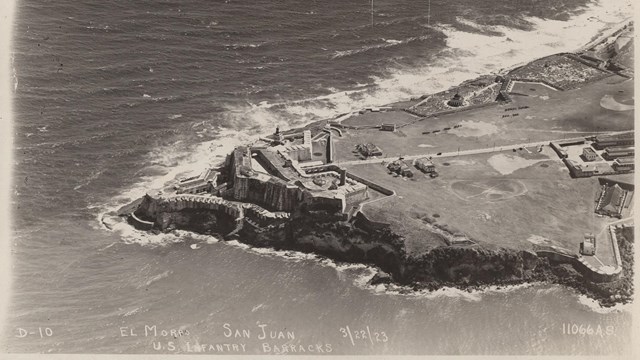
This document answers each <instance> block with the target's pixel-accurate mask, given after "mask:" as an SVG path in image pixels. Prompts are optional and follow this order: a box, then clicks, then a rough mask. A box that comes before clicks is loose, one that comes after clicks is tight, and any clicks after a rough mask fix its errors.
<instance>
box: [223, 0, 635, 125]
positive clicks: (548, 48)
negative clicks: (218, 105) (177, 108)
mask: <svg viewBox="0 0 640 360" xmlns="http://www.w3.org/2000/svg"><path fill="white" fill-rule="evenodd" d="M631 9H632V8H631V3H630V2H629V1H628V0H626V1H614V0H602V1H601V2H600V3H599V4H592V5H590V6H589V7H588V8H587V9H586V11H584V12H583V13H582V14H579V15H576V16H574V17H573V18H572V19H571V20H569V21H556V20H546V19H540V18H535V17H530V18H527V19H525V20H527V21H528V22H530V23H531V24H533V30H531V31H526V30H519V29H513V28H508V27H506V26H485V25H478V24H474V23H473V22H472V21H470V20H465V19H459V21H461V22H463V23H464V24H465V25H468V26H472V27H475V28H480V29H482V30H484V31H486V30H491V31H492V32H493V33H502V34H504V36H493V35H485V34H480V33H469V32H464V31H460V30H457V29H456V28H454V27H453V26H438V27H436V29H437V30H439V31H441V32H443V33H444V34H445V35H446V43H447V49H446V50H444V51H442V52H441V53H440V54H438V55H437V56H436V57H435V59H430V62H429V63H428V64H424V65H423V66H418V67H415V68H407V67H395V68H394V67H392V68H390V69H388V71H387V72H386V73H385V74H384V75H381V76H372V77H371V83H372V84H373V85H371V84H358V85H357V86H356V87H355V88H354V89H348V90H344V91H333V92H331V93H330V94H328V95H322V96H316V97H311V98H305V99H298V100H292V101H287V102H279V103H269V102H261V103H259V104H248V105H244V106H238V107H235V108H233V109H231V110H232V111H231V113H232V116H234V117H236V118H237V121H235V123H245V122H249V123H250V124H252V125H254V124H255V125H258V127H262V128H265V127H266V128H267V129H272V128H275V126H276V125H278V126H280V127H287V126H289V127H293V126H299V125H302V124H304V123H307V122H309V121H313V120H318V119H323V118H333V117H335V116H337V115H338V114H341V113H348V112H351V111H353V110H357V109H361V108H365V107H371V106H380V105H383V104H387V103H391V102H396V101H401V100H405V99H407V98H410V97H416V96H419V95H423V94H427V93H433V92H437V91H441V90H445V89H447V88H449V87H451V86H454V85H457V84H459V83H461V82H462V81H464V80H467V79H470V78H474V77H476V76H479V75H482V74H486V73H495V72H500V71H501V70H504V69H506V68H511V67H514V66H516V65H518V64H523V63H526V62H527V61H530V60H533V59H535V58H539V57H543V56H546V55H551V54H554V53H558V52H564V51H573V50H576V49H578V48H580V47H581V46H583V45H584V44H586V43H587V42H589V41H590V40H592V39H593V38H594V37H595V36H596V35H598V34H599V33H600V31H601V29H602V28H604V27H606V26H613V25H615V24H616V23H619V22H620V21H622V20H623V19H624V18H625V16H626V15H627V14H629V13H630V11H631ZM412 39H413V40H415V39H414V38H410V39H407V40H404V41H400V42H397V41H395V40H390V41H385V42H384V43H382V44H378V45H373V46H370V47H369V48H371V47H376V46H377V47H388V46H397V45H398V44H400V43H402V42H406V41H413V40H412ZM369 48H362V49H355V50H346V51H343V52H340V53H338V54H337V55H336V56H338V57H339V56H347V55H349V54H353V53H354V52H355V53H357V52H362V51H366V50H367V49H369Z"/></svg>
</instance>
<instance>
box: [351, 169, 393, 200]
mask: <svg viewBox="0 0 640 360" xmlns="http://www.w3.org/2000/svg"><path fill="white" fill-rule="evenodd" d="M347 177H348V178H351V179H353V180H356V181H359V182H361V183H363V184H365V185H367V186H368V187H370V188H371V189H373V190H375V191H378V192H380V193H382V194H384V195H387V196H390V195H395V193H396V192H395V191H393V190H391V189H387V188H386V187H384V186H382V185H378V184H376V183H374V182H372V181H371V180H367V179H365V178H362V177H360V176H357V175H354V174H352V173H350V172H347Z"/></svg>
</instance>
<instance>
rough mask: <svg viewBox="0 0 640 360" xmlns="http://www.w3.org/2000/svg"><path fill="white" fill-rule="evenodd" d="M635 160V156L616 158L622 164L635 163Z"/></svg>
mask: <svg viewBox="0 0 640 360" xmlns="http://www.w3.org/2000/svg"><path fill="white" fill-rule="evenodd" d="M634 161H635V159H634V158H631V157H628V158H618V159H616V162H617V163H618V164H620V165H629V164H633V163H634Z"/></svg>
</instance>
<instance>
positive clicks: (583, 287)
mask: <svg viewBox="0 0 640 360" xmlns="http://www.w3.org/2000/svg"><path fill="white" fill-rule="evenodd" d="M633 96H634V87H633V23H632V22H630V21H626V22H624V23H622V24H620V26H618V27H616V28H615V29H613V30H612V31H611V32H610V33H608V34H606V35H603V36H602V37H600V38H599V39H596V40H594V41H593V42H591V43H590V44H588V45H587V46H585V47H584V48H583V49H580V50H579V51H576V52H574V53H560V54H555V55H551V56H547V57H544V58H540V59H536V60H534V61H531V62H529V63H527V64H524V65H522V66H519V67H517V68H513V69H510V70H507V71H505V72H504V73H500V74H492V75H485V76H480V77H478V78H476V79H472V80H469V81H466V82H464V83H462V84H460V85H459V86H456V87H454V88H451V89H449V90H446V91H443V92H440V93H436V94H427V95H424V96H421V97H418V98H413V99H410V100H407V101H404V102H399V103H393V104H389V105H387V106H382V107H379V108H367V109H362V110H359V111H355V112H353V113H347V114H342V115H340V116H338V117H336V118H334V119H329V120H323V121H317V122H313V123H311V124H308V125H306V126H304V127H302V128H298V129H287V130H281V129H274V130H275V131H274V132H273V133H272V134H269V135H265V136H263V137H262V138H260V141H258V142H256V143H253V144H250V145H249V144H247V145H246V146H240V147H237V148H235V149H234V150H233V151H232V152H231V153H230V154H229V155H228V156H227V158H226V160H225V162H224V164H221V165H220V166H219V167H216V168H210V169H202V173H201V174H199V175H194V176H190V177H185V178H181V179H176V181H175V182H174V183H172V184H168V186H166V187H165V188H163V189H161V190H153V191H151V190H150V191H149V192H148V193H147V195H145V196H144V197H143V198H141V199H138V200H136V201H135V202H134V203H132V204H129V205H127V206H125V207H123V208H121V209H120V210H119V211H118V215H119V216H122V217H123V218H126V219H127V221H128V222H129V223H130V224H132V225H134V226H136V227H137V228H139V229H145V230H148V231H161V232H170V231H173V230H175V229H182V230H189V231H194V232H197V233H202V234H215V235H217V236H218V237H220V238H223V239H237V240H238V241H241V242H243V243H247V244H250V245H252V246H258V247H271V248H276V249H289V250H297V251H302V252H312V253H316V254H319V255H323V256H327V257H329V258H331V259H335V260H337V261H344V262H357V263H366V264H370V265H374V266H376V267H378V268H379V269H380V272H379V273H378V274H377V275H376V276H374V278H373V279H372V280H371V283H373V284H376V283H384V282H393V283H396V284H401V285H406V286H408V287H410V288H413V289H416V290H418V289H430V290H435V289H438V288H441V287H457V288H463V289H470V288H478V287H482V286H487V285H511V284H519V283H525V282H549V283H557V284H563V285H566V286H570V287H573V288H575V289H577V290H578V291H580V292H581V293H584V294H586V295H588V296H589V297H591V298H594V299H596V300H598V301H599V302H600V304H601V305H603V306H611V305H614V304H616V303H626V302H629V301H631V299H632V295H633V241H634V238H633V231H634V227H633V218H632V214H633V201H632V200H633V195H634V183H633V171H634V148H633V144H634V137H633V130H634V112H633V109H634V101H633Z"/></svg>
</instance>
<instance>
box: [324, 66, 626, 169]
mask: <svg viewBox="0 0 640 360" xmlns="http://www.w3.org/2000/svg"><path fill="white" fill-rule="evenodd" d="M516 86H517V87H514V88H517V89H518V90H519V91H521V92H522V93H523V95H514V96H513V99H514V101H513V102H511V103H508V104H501V105H495V106H490V107H487V108H482V109H476V110H470V111H464V112H459V113H455V114H448V115H444V116H440V117H436V118H424V119H422V120H421V121H418V122H416V123H414V124H412V125H409V126H404V127H401V128H400V129H399V131H398V132H396V133H392V132H385V131H380V130H378V129H368V130H347V131H345V133H344V137H343V138H334V139H335V149H336V161H338V162H339V161H344V160H354V159H357V158H358V155H357V154H354V153H353V150H354V147H355V145H356V144H359V143H367V142H372V143H375V144H377V145H378V146H380V148H381V149H382V151H383V153H384V156H396V155H413V154H435V153H437V152H447V151H455V150H456V149H457V148H458V147H459V148H460V150H465V149H476V148H487V147H492V146H494V144H495V145H496V147H498V148H500V147H508V146H509V145H513V144H519V143H523V142H534V141H543V140H558V139H563V138H568V137H576V136H582V135H586V134H590V133H593V132H598V131H616V130H629V129H633V111H613V110H608V109H605V108H602V107H601V106H600V100H601V99H602V97H603V96H605V95H611V96H614V98H616V100H619V101H624V102H625V103H626V104H630V103H632V102H633V99H632V95H633V81H624V78H622V77H618V76H613V77H609V78H606V79H604V80H602V81H599V82H595V83H592V84H589V85H587V86H584V87H583V88H581V89H575V90H569V91H553V90H550V89H548V88H546V87H543V86H539V85H532V84H523V86H519V85H516ZM530 89H535V90H533V91H532V90H530ZM621 91H622V92H621ZM519 107H528V108H526V109H517V108H519ZM513 108H516V110H509V109H513ZM505 110H506V111H505ZM385 114H390V113H378V114H376V115H375V119H374V118H371V120H367V119H368V118H369V116H371V115H372V114H371V113H367V114H363V115H360V116H358V117H357V119H358V120H357V121H358V122H361V123H366V122H367V121H370V122H374V123H376V124H379V123H381V122H390V121H392V120H393V119H392V118H390V119H389V121H386V120H385V119H384V116H386V115H385ZM514 114H517V116H514ZM505 115H507V117H505ZM354 119H355V118H354ZM354 121H355V120H354ZM455 125H462V127H460V128H456V129H454V128H453V126H455ZM445 128H450V129H449V130H444V129H445ZM434 130H439V131H438V132H437V133H433V131H434ZM424 132H429V134H424Z"/></svg>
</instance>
